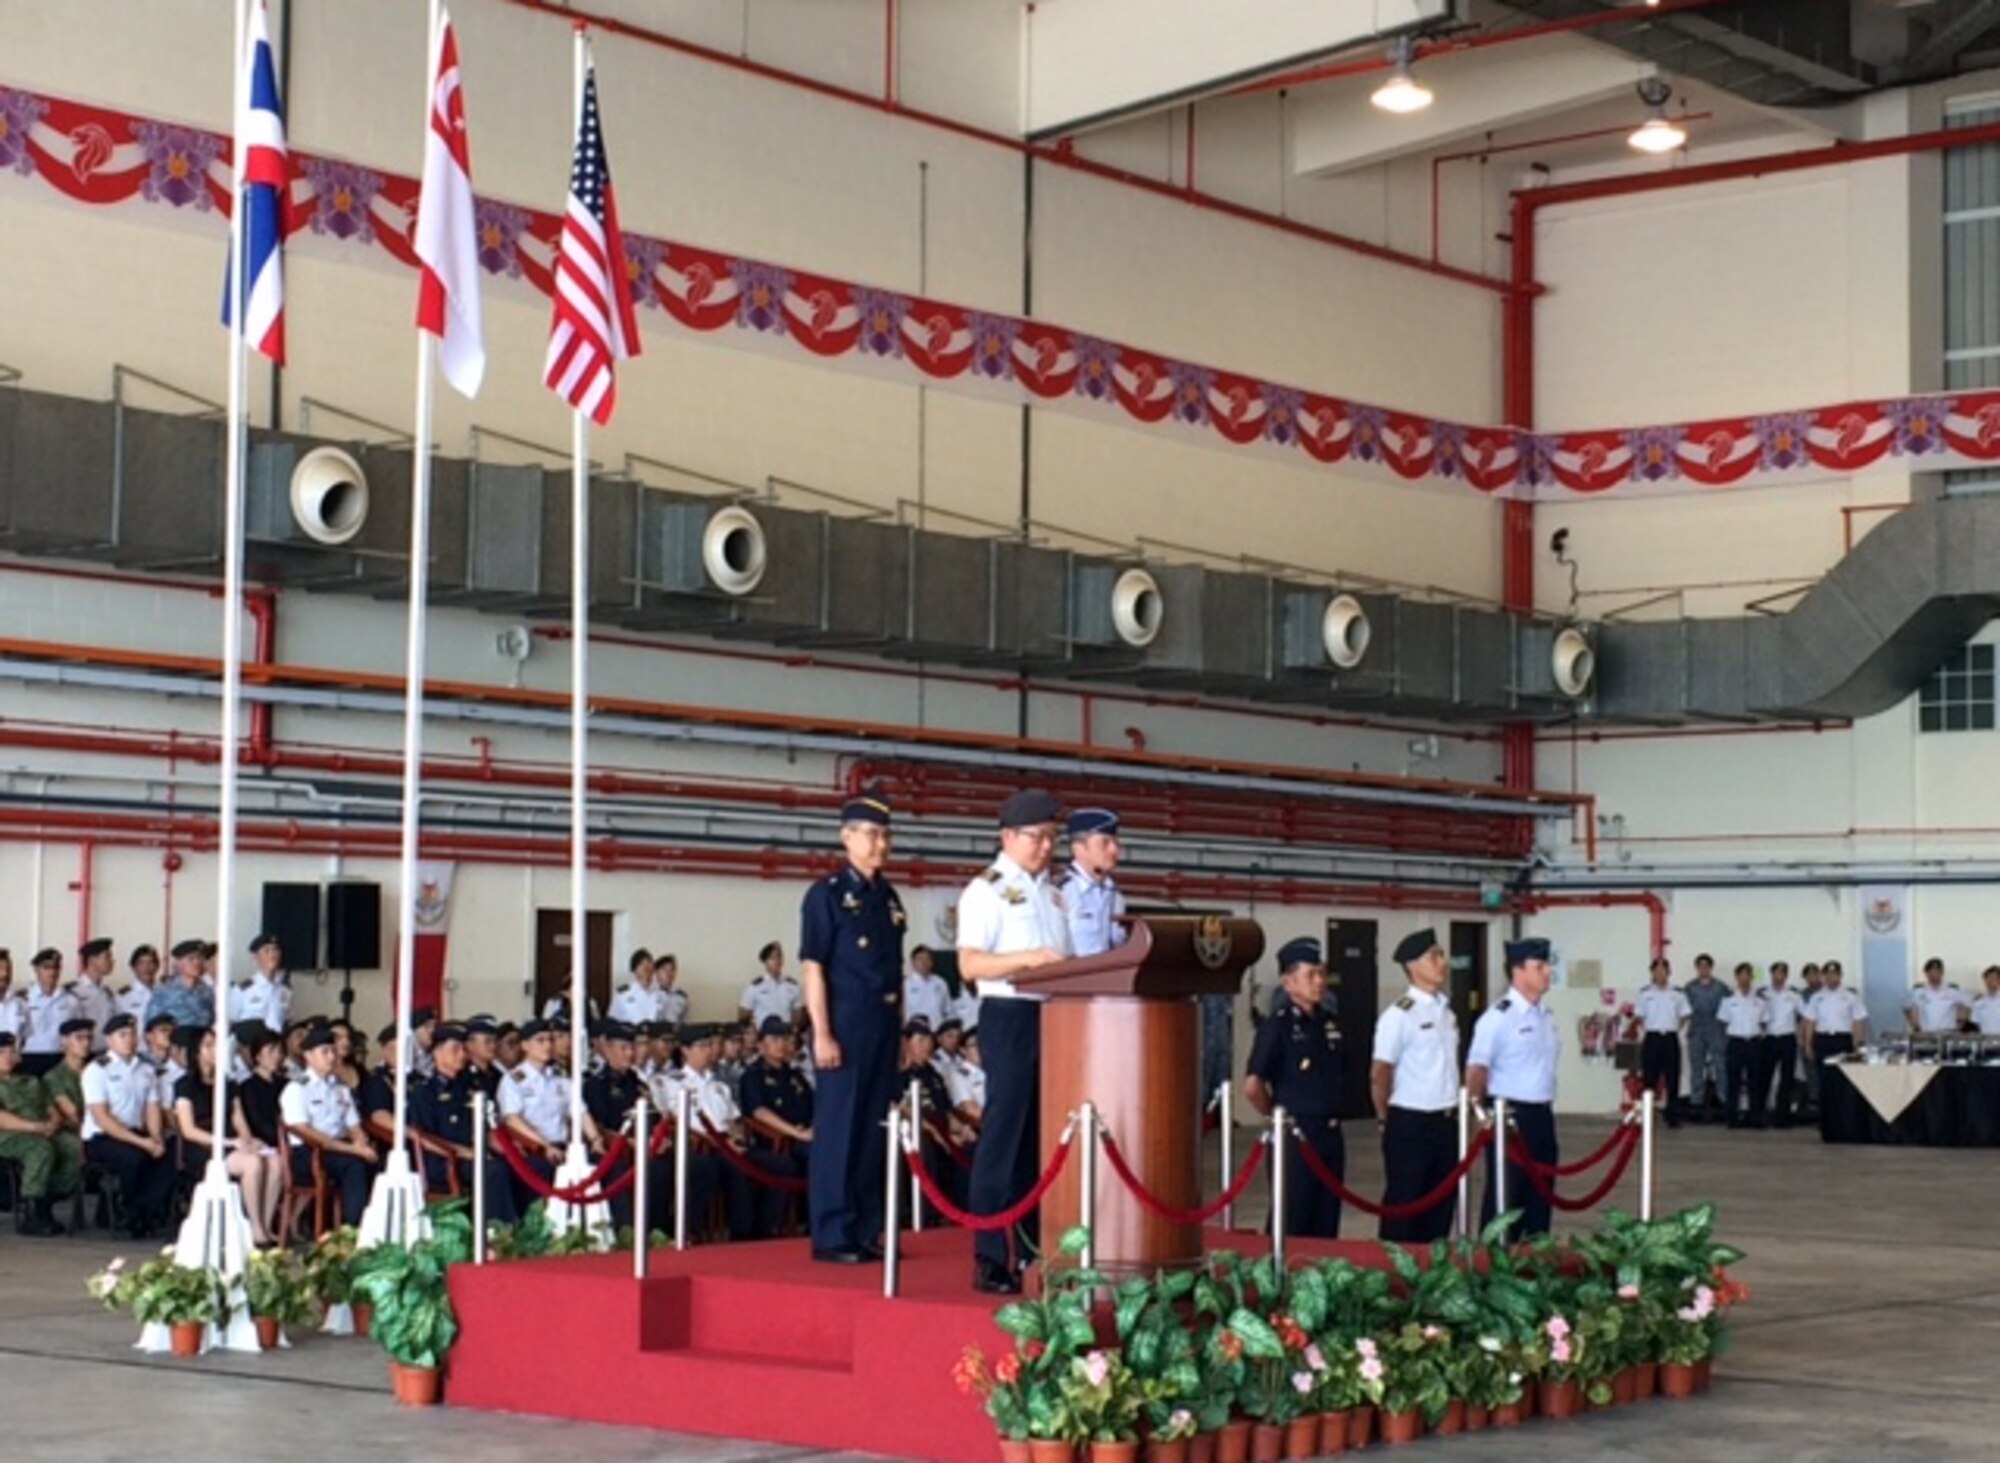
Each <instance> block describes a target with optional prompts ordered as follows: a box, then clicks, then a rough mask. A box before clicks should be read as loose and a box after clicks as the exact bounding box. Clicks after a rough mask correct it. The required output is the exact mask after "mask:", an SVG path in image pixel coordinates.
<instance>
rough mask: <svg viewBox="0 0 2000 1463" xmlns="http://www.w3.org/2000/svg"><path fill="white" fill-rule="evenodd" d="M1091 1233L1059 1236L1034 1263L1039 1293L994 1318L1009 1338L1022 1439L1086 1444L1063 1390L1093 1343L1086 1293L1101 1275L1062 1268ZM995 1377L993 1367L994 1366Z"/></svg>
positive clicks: (1078, 1267)
mask: <svg viewBox="0 0 2000 1463" xmlns="http://www.w3.org/2000/svg"><path fill="white" fill-rule="evenodd" d="M1089 1243H1090V1232H1089V1231H1088V1230H1086V1229H1084V1228H1082V1227H1081V1226H1077V1227H1075V1228H1072V1229H1071V1230H1069V1231H1068V1232H1067V1233H1066V1234H1064V1235H1063V1237H1062V1240H1061V1242H1060V1243H1059V1244H1058V1246H1057V1247H1056V1252H1055V1254H1054V1255H1053V1256H1050V1255H1047V1254H1044V1255H1042V1256H1040V1257H1039V1258H1038V1259H1037V1260H1036V1262H1035V1264H1036V1268H1037V1270H1038V1271H1039V1273H1040V1277H1041V1285H1040V1291H1041V1294H1040V1295H1039V1297H1037V1298H1036V1299H1033V1300H1018V1301H1015V1302H1013V1303H1012V1304H1010V1305H1005V1306H1002V1307H1001V1308H1000V1309H999V1310H998V1311H997V1312H995V1313H994V1316H993V1323H994V1324H995V1325H996V1326H998V1327H999V1328H1000V1329H1001V1330H1002V1331H1004V1332H1006V1333H1007V1334H1008V1335H1009V1336H1011V1337H1012V1338H1013V1339H1014V1355H1015V1357H1016V1358H1017V1359H1018V1361H1017V1369H1018V1370H1017V1378H1016V1380H1015V1382H1014V1383H1013V1384H1012V1385H1014V1386H1017V1387H1018V1388H1019V1389H1020V1401H1021V1408H1022V1415H1023V1419H1024V1421H1023V1425H1024V1427H1025V1434H1024V1435H1025V1436H1026V1437H1029V1438H1042V1439H1050V1440H1055V1441H1062V1442H1075V1443H1080V1442H1083V1441H1085V1433H1084V1431H1083V1423H1082V1421H1081V1419H1080V1418H1079V1417H1078V1416H1077V1413H1076V1410H1075V1408H1074V1407H1073V1405H1072V1398H1071V1396H1070V1394H1069V1392H1068V1391H1067V1383H1068V1381H1069V1371H1070V1368H1069V1363H1070V1362H1071V1360H1072V1359H1074V1358H1076V1357H1077V1356H1080V1355H1081V1354H1082V1353H1084V1352H1086V1351H1088V1350H1090V1349H1092V1348H1093V1347H1095V1346H1096V1344H1097V1330H1096V1327H1094V1326H1093V1325H1092V1324H1091V1320H1090V1291H1091V1290H1092V1289H1093V1288H1094V1287H1096V1286H1100V1285H1103V1284H1104V1283H1105V1281H1104V1275H1103V1273H1102V1272H1101V1271H1098V1270H1095V1269H1092V1268H1090V1267H1088V1266H1084V1265H1076V1264H1065V1263H1062V1262H1064V1261H1073V1260H1075V1259H1077V1257H1079V1256H1080V1255H1082V1253H1083V1251H1084V1249H1085V1248H1086V1247H1087V1246H1088V1245H1089ZM996 1372H997V1363H996Z"/></svg>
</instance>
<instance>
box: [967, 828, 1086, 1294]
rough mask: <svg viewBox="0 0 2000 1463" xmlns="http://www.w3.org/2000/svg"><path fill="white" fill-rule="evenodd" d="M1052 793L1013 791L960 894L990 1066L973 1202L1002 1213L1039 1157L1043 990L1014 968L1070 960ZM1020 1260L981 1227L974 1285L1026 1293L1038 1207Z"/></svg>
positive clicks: (970, 975)
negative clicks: (981, 866)
mask: <svg viewBox="0 0 2000 1463" xmlns="http://www.w3.org/2000/svg"><path fill="white" fill-rule="evenodd" d="M1060 812H1061V807H1060V805H1059V804H1058V803H1057V802H1056V800H1055V797H1054V796H1053V795H1052V794H1050V793H1047V792H1044V791H1042V790H1040V789H1038V788H1036V789H1024V790H1022V791H1020V792H1017V793H1014V794H1013V795H1012V796H1011V797H1009V798H1008V799H1007V801H1006V802H1005V803H1003V804H1001V807H1000V856H999V857H998V858H996V859H995V860H994V861H993V863H992V864H991V865H990V866H989V867H988V868H987V869H985V871H983V872H982V873H981V874H980V875H979V876H978V877H977V878H975V879H974V880H973V881H972V882H971V883H970V884H968V885H966V886H965V892H964V893H963V894H961V895H959V899H958V969H959V974H960V975H962V976H963V977H964V978H965V979H966V980H967V981H968V982H971V983H972V984H973V985H975V986H976V987H977V988H978V991H979V994H980V998H981V999H980V1013H979V1037H980V1047H981V1049H982V1053H983V1055H984V1058H985V1068H986V1096H987V1102H986V1114H985V1118H984V1120H983V1121H982V1123H981V1125H980V1130H979V1149H978V1152H977V1153H975V1154H974V1155H973V1160H972V1183H971V1189H970V1196H969V1197H970V1204H971V1208H972V1211H973V1212H974V1213H975V1214H995V1213H999V1212H1000V1211H1002V1210H1005V1209H1007V1208H1009V1207H1011V1206H1012V1205H1014V1204H1016V1203H1019V1202H1020V1200H1021V1199H1022V1197H1023V1196H1025V1195H1026V1194H1027V1192H1028V1190H1029V1189H1031V1188H1033V1187H1034V1183H1035V1176H1036V1169H1037V1167H1038V1166H1039V1160H1038V1155H1037V1152H1036V1147H1037V1142H1038V1133H1039V1128H1040V1106H1041V1103H1040V1088H1041V1068H1042V1025H1041V1023H1042V1012H1041V1002H1042V999H1043V998H1042V997H1040V996H1038V995H1035V994H1033V993H1031V992H1017V991H1016V990H1015V988H1014V985H1013V982H1012V977H1014V976H1017V975H1021V974H1024V973H1026V972H1028V971H1032V970H1036V969H1038V968H1040V967H1041V966H1044V965H1052V964H1054V963H1055V962H1056V961H1059V960H1064V959H1067V958H1068V956H1069V952H1070V947H1069V920H1068V919H1067V918H1066V917H1065V915H1064V912H1063V904H1062V897H1061V895H1060V894H1059V893H1058V892H1057V891H1056V889H1055V887H1054V885H1053V884H1052V883H1051V882H1050V880H1049V861H1050V859H1051V858H1052V857H1053V856H1054V854H1055V846H1056V818H1057V815H1058V814H1059V813H1060ZM1021 1233H1022V1237H1023V1239H1024V1240H1025V1241H1026V1243H1025V1244H1024V1246H1023V1247H1022V1251H1021V1253H1020V1255H1019V1256H1018V1257H1016V1258H1015V1259H1010V1257H1009V1254H1008V1236H1007V1235H1005V1234H1003V1233H1001V1232H999V1231H982V1232H981V1233H979V1234H978V1235H976V1236H975V1237H974V1239H973V1278H972V1283H973V1287H974V1289H976V1290H981V1291H986V1292H988V1293H990V1294H998V1295H1013V1294H1017V1293H1019V1291H1020V1289H1021V1280H1020V1274H1019V1269H1018V1264H1017V1260H1018V1262H1022V1263H1024V1262H1025V1260H1026V1258H1027V1256H1028V1255H1029V1254H1031V1253H1033V1252H1034V1249H1035V1243H1034V1242H1035V1238H1036V1233H1037V1230H1036V1225H1035V1221H1034V1217H1033V1216H1032V1215H1031V1216H1030V1217H1029V1218H1028V1220H1027V1221H1025V1222H1024V1223H1023V1224H1022V1226H1021Z"/></svg>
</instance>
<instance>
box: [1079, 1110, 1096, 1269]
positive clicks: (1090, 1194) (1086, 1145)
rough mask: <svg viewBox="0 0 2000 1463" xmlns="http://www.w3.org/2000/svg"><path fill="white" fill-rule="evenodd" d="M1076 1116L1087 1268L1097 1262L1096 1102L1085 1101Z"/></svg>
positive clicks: (1084, 1249)
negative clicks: (1080, 1140) (1079, 1132)
mask: <svg viewBox="0 0 2000 1463" xmlns="http://www.w3.org/2000/svg"><path fill="white" fill-rule="evenodd" d="M1078 1116H1079V1121H1080V1123H1081V1126H1082V1128H1083V1171H1082V1173H1081V1175H1080V1176H1079V1178H1078V1180H1077V1182H1078V1183H1079V1184H1080V1185H1081V1186H1082V1190H1083V1192H1082V1203H1081V1204H1080V1206H1079V1208H1078V1213H1079V1215H1080V1216H1081V1218H1082V1221H1083V1232H1084V1233H1085V1234H1086V1235H1087V1236H1089V1238H1088V1239H1086V1240H1085V1241H1084V1245H1083V1265H1084V1268H1085V1269H1089V1268H1090V1267H1091V1266H1093V1265H1095V1264H1096V1263H1097V1104H1096V1103H1094V1102H1086V1103H1085V1104H1084V1105H1083V1111H1082V1112H1081V1113H1080V1114H1079V1115H1078Z"/></svg>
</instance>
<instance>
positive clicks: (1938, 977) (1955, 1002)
mask: <svg viewBox="0 0 2000 1463" xmlns="http://www.w3.org/2000/svg"><path fill="white" fill-rule="evenodd" d="M1971 1010H1972V997H1970V996H1968V995H1967V994H1966V993H1965V992H1964V991H1962V990H1960V989H1959V988H1958V987H1957V986H1956V985H1948V984H1946V983H1945V978H1944V962H1943V961H1942V960H1939V959H1936V958H1935V957H1933V958H1932V959H1929V960H1926V961H1925V962H1924V978H1923V979H1922V980H1920V981H1918V982H1917V984H1916V986H1915V987H1914V988H1913V989H1912V990H1911V991H1910V999H1909V1000H1908V1001H1906V1002H1905V1003H1904V1005H1903V1015H1904V1016H1905V1018H1906V1019H1908V1021H1909V1023H1910V1030H1912V1031H1915V1032H1919V1033H1923V1034H1937V1033H1943V1032H1948V1031H1957V1030H1958V1029H1959V1028H1960V1027H1962V1026H1964V1025H1965V1020H1966V1016H1967V1015H1968V1014H1969V1013H1970V1012H1971Z"/></svg>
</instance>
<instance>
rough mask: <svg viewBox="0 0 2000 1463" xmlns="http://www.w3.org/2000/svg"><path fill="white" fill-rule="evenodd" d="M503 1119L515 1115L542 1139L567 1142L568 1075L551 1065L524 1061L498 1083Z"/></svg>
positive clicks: (551, 1141) (550, 1141)
mask: <svg viewBox="0 0 2000 1463" xmlns="http://www.w3.org/2000/svg"><path fill="white" fill-rule="evenodd" d="M500 1116H501V1118H502V1120H505V1119H507V1118H514V1117H518V1118H520V1119H522V1120H523V1121H525V1122H526V1123H527V1125H528V1126H529V1127H531V1128H533V1129H534V1130H535V1131H536V1132H537V1133H539V1134H540V1135H541V1136H542V1138H543V1140H544V1141H545V1142H549V1143H567V1142H568V1141H569V1078H568V1077H566V1076H564V1075H563V1074H562V1073H561V1072H559V1071H557V1070H556V1068H555V1066H554V1064H553V1063H551V1064H550V1065H549V1066H546V1067H537V1066H536V1065H535V1064H534V1063H533V1062H523V1063H521V1065H520V1066H518V1067H516V1068H515V1069H514V1070H513V1071H511V1072H509V1073H508V1074H507V1075H506V1076H505V1077H504V1078H502V1079H501V1082H500Z"/></svg>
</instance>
